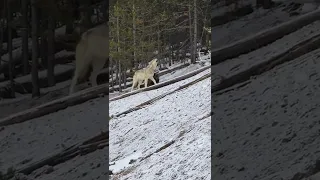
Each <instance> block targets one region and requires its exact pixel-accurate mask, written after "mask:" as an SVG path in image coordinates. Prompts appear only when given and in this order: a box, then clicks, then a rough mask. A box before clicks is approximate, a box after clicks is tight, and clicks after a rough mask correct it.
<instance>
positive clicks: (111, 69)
mask: <svg viewBox="0 0 320 180" xmlns="http://www.w3.org/2000/svg"><path fill="white" fill-rule="evenodd" d="M112 62H113V60H112V58H111V57H110V67H109V68H110V71H109V73H110V75H111V89H112V91H114V80H113V79H114V77H113V74H114V71H113V63H112Z"/></svg>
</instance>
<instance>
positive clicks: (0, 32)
mask: <svg viewBox="0 0 320 180" xmlns="http://www.w3.org/2000/svg"><path fill="white" fill-rule="evenodd" d="M5 3H6V2H5V1H3V4H2V5H3V7H6V4H5ZM5 16H6V12H5V9H3V10H2V13H1V17H0V18H1V19H2V18H5ZM3 33H4V23H3V21H0V67H1V63H2V53H3V52H2V50H3V46H2V44H3ZM7 49H8V47H7Z"/></svg>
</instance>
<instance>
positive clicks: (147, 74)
mask: <svg viewBox="0 0 320 180" xmlns="http://www.w3.org/2000/svg"><path fill="white" fill-rule="evenodd" d="M157 65H158V60H157V59H153V60H152V61H150V62H149V65H148V66H147V67H146V68H143V69H141V70H138V71H136V72H135V73H134V75H133V82H132V88H131V91H133V89H134V87H135V86H136V85H137V83H138V89H140V85H141V84H142V83H143V82H144V87H145V88H146V87H147V84H148V80H149V79H150V80H151V81H152V82H153V83H154V84H157V82H156V80H155V79H154V78H153V76H154V73H155V70H156V68H157Z"/></svg>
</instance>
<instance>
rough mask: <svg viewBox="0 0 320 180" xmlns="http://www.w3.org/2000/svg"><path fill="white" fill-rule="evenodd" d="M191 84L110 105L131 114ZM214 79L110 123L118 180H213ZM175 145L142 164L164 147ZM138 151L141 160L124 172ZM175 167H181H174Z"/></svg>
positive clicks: (133, 97) (114, 167)
mask: <svg viewBox="0 0 320 180" xmlns="http://www.w3.org/2000/svg"><path fill="white" fill-rule="evenodd" d="M210 71H211V70H207V71H205V72H203V73H201V74H198V75H196V76H194V77H192V78H189V79H187V80H184V81H181V82H178V83H175V84H173V85H170V86H166V87H163V88H160V89H157V90H153V91H149V92H146V93H144V94H143V93H139V94H136V95H132V96H130V97H128V98H125V99H121V100H118V101H114V102H111V103H110V114H115V113H116V112H119V111H123V110H126V109H128V108H130V107H134V106H135V105H137V104H139V103H141V102H144V101H146V100H148V99H150V98H152V97H155V96H156V95H160V94H163V93H166V92H168V91H169V90H173V88H174V87H178V86H180V85H182V84H185V83H187V82H190V81H191V80H192V79H196V78H197V77H200V76H202V75H203V74H205V73H209V72H210ZM210 88H211V80H210V78H208V79H206V80H203V81H201V82H199V83H197V84H195V85H193V86H190V87H188V88H186V89H183V90H181V91H178V92H175V93H174V94H171V95H168V96H166V97H165V98H163V99H160V100H158V101H156V102H155V103H154V104H151V105H148V106H146V107H145V108H143V109H140V110H137V111H134V112H131V113H130V114H127V115H125V116H120V117H118V118H113V119H111V120H110V127H109V131H110V133H109V134H110V139H109V146H110V161H111V164H113V163H115V164H114V165H112V166H110V169H112V170H114V173H117V175H115V176H112V179H141V180H143V179H145V180H150V179H196V178H203V179H210V167H211V165H210V161H211V159H210V158H211V157H210V155H211V153H210V151H211V150H210V148H211V147H210V144H211V143H210V129H211V128H210V123H211V122H210V117H209V118H205V119H202V118H203V117H204V116H205V115H206V114H208V113H210V110H211V109H210V97H211V94H210V93H211V90H210ZM173 140H174V141H175V142H174V143H173V144H172V145H170V146H169V147H167V148H165V149H163V150H161V151H159V152H157V153H155V154H153V155H151V156H150V157H149V158H146V159H144V160H141V158H142V157H146V156H148V155H150V154H152V153H154V152H155V151H157V150H158V149H159V148H161V147H162V146H164V145H166V144H167V143H169V142H171V141H173ZM135 153H138V154H139V159H138V157H136V162H134V163H133V164H131V165H130V166H129V167H125V169H122V170H120V169H119V166H120V167H121V165H119V164H118V163H119V162H118V161H121V160H123V159H126V158H127V157H128V156H131V155H132V154H135ZM173 164H175V165H173Z"/></svg>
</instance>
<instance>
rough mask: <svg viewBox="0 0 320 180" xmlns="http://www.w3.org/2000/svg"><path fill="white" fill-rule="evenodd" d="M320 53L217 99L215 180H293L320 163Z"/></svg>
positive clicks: (277, 69) (215, 116)
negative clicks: (319, 59) (295, 176)
mask: <svg viewBox="0 0 320 180" xmlns="http://www.w3.org/2000/svg"><path fill="white" fill-rule="evenodd" d="M319 55H320V50H316V51H313V52H311V53H308V54H306V55H304V56H302V57H300V58H297V59H295V60H294V61H292V62H289V63H285V64H283V65H281V66H278V67H276V68H275V69H273V70H271V71H269V72H267V73H264V74H262V75H260V76H258V77H256V79H251V80H250V81H251V83H250V84H248V85H247V86H245V87H243V88H240V89H238V90H235V91H230V92H226V93H224V94H222V95H217V96H215V94H214V97H215V98H213V104H214V109H213V112H214V115H213V119H214V121H213V127H212V128H213V129H214V131H212V138H213V144H212V147H216V148H213V149H212V150H213V156H212V157H213V159H212V162H213V170H214V171H213V172H212V173H213V179H225V180H229V179H230V180H231V179H252V180H261V179H263V180H264V179H265V180H276V179H277V180H278V179H293V176H294V175H296V174H297V173H306V172H309V173H310V172H312V170H316V165H315V164H316V161H317V160H318V161H319V160H320V151H319V149H320V139H319V127H320V122H319V117H320V93H319V92H320V86H319V84H320V62H319V61H318V60H317V59H318V57H319ZM318 170H319V169H318Z"/></svg>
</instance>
